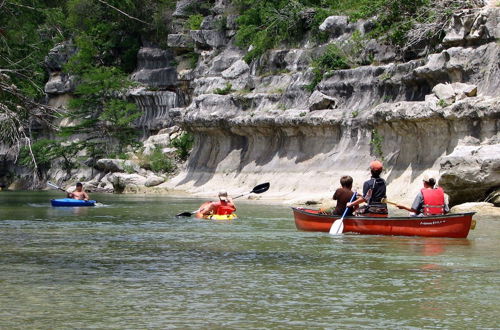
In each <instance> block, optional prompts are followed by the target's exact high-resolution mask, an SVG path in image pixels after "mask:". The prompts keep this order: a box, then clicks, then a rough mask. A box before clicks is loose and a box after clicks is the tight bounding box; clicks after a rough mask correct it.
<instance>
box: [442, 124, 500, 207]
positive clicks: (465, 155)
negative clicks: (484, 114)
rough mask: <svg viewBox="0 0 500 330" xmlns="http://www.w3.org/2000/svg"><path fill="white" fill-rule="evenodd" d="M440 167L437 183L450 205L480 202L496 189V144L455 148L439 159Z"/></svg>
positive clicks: (499, 157)
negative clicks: (447, 197)
mask: <svg viewBox="0 0 500 330" xmlns="http://www.w3.org/2000/svg"><path fill="white" fill-rule="evenodd" d="M477 125H480V124H479V122H477ZM440 166H441V179H440V180H439V184H440V185H441V186H443V187H444V188H445V189H446V191H447V192H448V194H449V195H450V202H451V203H453V204H457V203H464V202H467V201H481V200H484V198H485V197H486V196H487V195H488V193H489V192H490V191H491V190H492V189H495V188H498V187H499V186H500V144H493V145H479V146H460V147H457V148H455V150H454V151H453V152H452V153H451V154H449V155H447V156H445V157H443V158H442V159H441V163H440Z"/></svg>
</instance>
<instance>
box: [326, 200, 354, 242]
mask: <svg viewBox="0 0 500 330" xmlns="http://www.w3.org/2000/svg"><path fill="white" fill-rule="evenodd" d="M354 197H356V192H354V194H352V197H351V200H350V201H349V203H352V201H353V200H354ZM348 210H349V207H347V206H346V208H345V210H344V214H342V218H340V219H339V220H335V221H334V222H333V223H332V226H331V227H330V235H340V234H342V232H343V231H344V217H345V215H346V214H347V211H348Z"/></svg>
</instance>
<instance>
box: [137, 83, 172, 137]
mask: <svg viewBox="0 0 500 330" xmlns="http://www.w3.org/2000/svg"><path fill="white" fill-rule="evenodd" d="M129 95H130V96H131V97H132V99H133V100H134V101H135V103H136V104H137V106H138V107H139V109H140V110H141V112H142V116H141V117H140V118H139V119H138V120H137V121H136V122H135V125H137V126H140V127H146V128H149V129H161V128H164V127H168V126H171V125H172V119H171V117H170V109H172V108H175V107H178V106H180V105H181V101H182V100H181V99H180V98H179V95H178V94H177V93H176V92H171V91H149V90H147V89H146V88H144V87H139V88H135V89H133V90H130V91H129Z"/></svg>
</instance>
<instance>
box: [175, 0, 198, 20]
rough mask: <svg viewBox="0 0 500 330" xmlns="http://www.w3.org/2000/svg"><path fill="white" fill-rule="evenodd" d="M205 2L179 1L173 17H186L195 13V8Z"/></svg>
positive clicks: (194, 0)
mask: <svg viewBox="0 0 500 330" xmlns="http://www.w3.org/2000/svg"><path fill="white" fill-rule="evenodd" d="M203 2H205V1H204V0H179V1H177V3H176V5H175V11H174V13H173V14H172V16H173V17H188V16H189V15H192V14H193V13H195V11H196V6H198V5H199V4H202V3H203Z"/></svg>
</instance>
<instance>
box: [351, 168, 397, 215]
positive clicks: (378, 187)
mask: <svg viewBox="0 0 500 330" xmlns="http://www.w3.org/2000/svg"><path fill="white" fill-rule="evenodd" d="M383 170H384V166H383V164H382V163H381V162H380V161H378V160H374V161H372V162H371V163H370V173H371V178H370V180H367V181H365V183H364V184H363V195H362V196H360V197H358V199H356V200H355V201H354V202H352V203H347V207H349V208H353V207H354V208H355V207H357V206H358V205H359V204H361V203H367V205H364V206H362V207H360V208H359V210H358V211H357V214H358V215H362V216H371V215H374V216H387V214H388V211H387V204H385V203H382V199H384V198H387V196H386V183H385V180H384V179H382V178H381V177H380V174H381V173H382V171H383Z"/></svg>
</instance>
